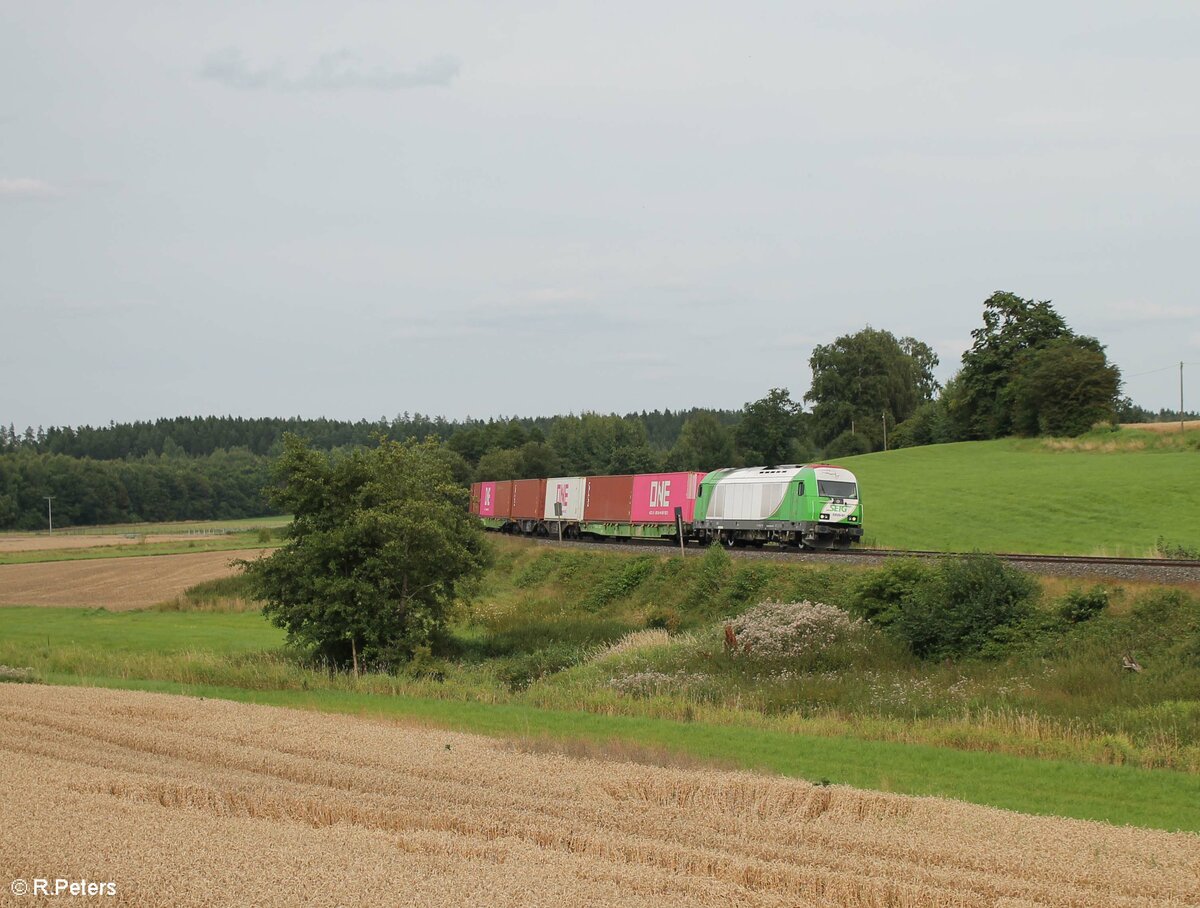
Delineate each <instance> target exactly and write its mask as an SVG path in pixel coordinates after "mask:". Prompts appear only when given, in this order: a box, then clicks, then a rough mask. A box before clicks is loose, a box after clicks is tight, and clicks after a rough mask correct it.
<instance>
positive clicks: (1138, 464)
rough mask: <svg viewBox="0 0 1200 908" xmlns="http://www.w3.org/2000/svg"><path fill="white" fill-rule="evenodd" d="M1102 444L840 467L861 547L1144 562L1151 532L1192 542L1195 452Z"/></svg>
mask: <svg viewBox="0 0 1200 908" xmlns="http://www.w3.org/2000/svg"><path fill="white" fill-rule="evenodd" d="M1116 434H1117V435H1118V436H1120V434H1121V433H1116ZM1147 434H1150V433H1147ZM1197 435H1198V436H1200V433H1197ZM1155 437H1164V436H1155ZM1104 443H1105V442H1104V440H1103V439H1102V440H1100V441H1095V440H1093V441H1088V440H1087V439H1084V440H1072V441H1071V442H1069V443H1065V444H1064V446H1063V449H1055V447H1054V446H1053V444H1054V443H1053V442H1052V441H1050V442H1047V441H1043V440H1039V439H1028V440H1025V439H1004V440H1001V441H987V442H962V443H958V444H948V445H931V446H928V447H920V448H905V449H901V450H898V451H888V452H886V453H878V454H867V455H863V456H860V457H848V458H845V459H843V460H840V461H838V462H839V464H841V465H843V466H845V467H846V468H848V469H850V470H853V471H854V472H855V474H856V475H857V476H858V479H859V483H860V486H861V489H862V496H863V503H864V508H865V515H864V527H865V531H866V539H865V542H866V544H868V545H877V546H882V547H887V548H897V549H918V550H921V549H929V550H940V551H971V550H974V549H978V550H980V551H992V552H1041V553H1047V554H1079V555H1093V554H1095V555H1135V556H1146V555H1150V556H1152V555H1154V553H1155V545H1156V541H1157V539H1158V538H1159V537H1160V536H1162V537H1165V538H1166V540H1167V541H1168V542H1169V543H1173V544H1180V545H1186V546H1189V547H1195V546H1200V482H1198V481H1197V476H1200V453H1197V452H1196V451H1195V450H1176V449H1166V450H1155V449H1153V448H1136V447H1135V448H1129V447H1125V448H1121V447H1119V446H1118V447H1117V449H1115V450H1106V449H1104V448H1103V444H1104ZM1111 443H1112V444H1116V442H1111ZM1089 444H1090V445H1091V446H1092V447H1091V448H1090V449H1089V447H1088V445H1089ZM1121 444H1125V445H1129V444H1136V438H1134V441H1130V440H1129V438H1128V437H1127V438H1126V439H1125V441H1123V442H1121Z"/></svg>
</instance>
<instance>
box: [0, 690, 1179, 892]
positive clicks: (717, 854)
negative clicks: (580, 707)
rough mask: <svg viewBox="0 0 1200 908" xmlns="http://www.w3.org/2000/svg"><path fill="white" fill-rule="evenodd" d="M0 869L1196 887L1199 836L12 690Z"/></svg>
mask: <svg viewBox="0 0 1200 908" xmlns="http://www.w3.org/2000/svg"><path fill="white" fill-rule="evenodd" d="M0 870H2V871H3V873H6V874H8V876H9V878H16V879H24V880H30V879H34V878H39V877H47V876H48V877H51V878H54V877H64V878H72V879H84V878H86V879H88V880H93V881H112V882H114V883H115V884H116V887H117V898H115V899H105V900H104V901H105V903H106V904H108V903H109V902H112V903H114V904H130V905H224V904H255V905H288V906H291V905H297V904H306V905H345V904H352V903H356V904H357V903H365V904H375V903H379V904H404V905H413V906H425V905H455V906H459V905H472V904H478V905H489V906H493V905H545V906H556V908H557V906H562V905H593V904H594V905H606V906H625V905H631V906H632V905H637V906H654V908H663V906H673V905H697V906H718V905H719V906H722V908H724V906H727V905H739V906H740V905H747V906H754V905H771V906H783V905H796V906H818V905H819V906H834V908H836V906H851V905H853V906H883V905H888V906H914V908H915V906H924V908H929V906H949V905H956V906H985V905H986V906H994V905H1011V906H1017V905H1063V906H1066V905H1071V906H1108V905H1113V906H1116V905H1120V906H1150V905H1195V904H1196V900H1197V894H1198V893H1200V837H1196V836H1193V835H1190V834H1183V833H1176V834H1171V833H1165V832H1155V831H1149V830H1142V829H1134V828H1128V827H1127V828H1116V827H1110V826H1105V825H1102V824H1097V823H1089V822H1083V821H1076V820H1060V819H1052V818H1035V817H1030V816H1025V815H1021V814H1015V813H1008V812H1004V811H999V810H994V809H989V808H983V807H975V806H971V805H966V804H962V803H959V802H954V801H945V800H938V799H932V798H907V797H903V796H899V795H890V794H878V793H870V792H864V791H858V790H854V789H849V788H843V787H839V786H830V787H820V786H814V785H810V784H808V783H805V782H798V781H789V780H782V779H774V778H766V777H760V776H754V775H749V774H744V773H732V772H717V771H708V770H684V769H664V768H657V767H649V766H643V765H635V764H620V763H605V762H598V761H590V760H577V759H573V758H569V757H565V756H559V755H547V754H531V753H522V752H517V751H514V750H513V749H511V747H505V746H504V745H502V744H499V743H497V742H494V741H491V740H489V739H486V738H480V737H474V736H467V735H459V734H453V733H449V732H443V731H433V730H427V729H414V728H411V727H405V726H399V725H393V724H385V723H379V722H373V721H368V720H364V719H359V718H354V717H347V716H331V715H322V714H314V713H310V712H300V711H293V710H286V709H279V708H274V707H263V706H250V705H245V704H235V703H230V702H227V701H215V700H197V699H192V698H183V697H172V696H167V695H162V694H148V693H138V692H128V691H109V690H98V689H88V688H49V687H41V686H35V685H12V684H10V685H2V686H0ZM22 904H37V902H36V901H34V900H30V899H26V900H23V901H22Z"/></svg>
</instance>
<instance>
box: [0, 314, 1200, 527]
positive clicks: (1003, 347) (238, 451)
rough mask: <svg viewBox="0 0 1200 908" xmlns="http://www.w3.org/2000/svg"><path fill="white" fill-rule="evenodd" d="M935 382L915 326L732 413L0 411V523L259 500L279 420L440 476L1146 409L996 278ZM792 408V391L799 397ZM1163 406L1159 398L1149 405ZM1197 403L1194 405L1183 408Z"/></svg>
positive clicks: (788, 450) (505, 475) (882, 440)
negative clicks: (136, 414) (431, 444)
mask: <svg viewBox="0 0 1200 908" xmlns="http://www.w3.org/2000/svg"><path fill="white" fill-rule="evenodd" d="M972 338H973V344H972V347H971V349H969V350H968V351H967V352H966V353H964V354H963V357H962V365H961V368H960V369H959V370H958V372H957V373H956V374H955V375H954V377H953V378H951V379H950V380H949V381H948V382H947V383H946V384H945V386H942V385H940V384H939V383H938V382H937V381H936V380H935V378H934V369H935V367H936V366H937V365H938V357H937V356H936V354H935V353H934V352H933V350H932V349H931V348H930V347H929V346H928V345H927V344H925V343H923V342H922V341H919V340H917V339H915V338H912V337H896V336H895V335H893V334H892V333H891V332H889V331H883V330H878V329H875V328H871V327H869V326H868V327H866V328H863V329H862V330H860V331H858V332H855V333H853V334H847V335H844V336H842V337H839V338H837V339H836V340H834V341H833V342H831V343H829V344H823V345H818V346H817V347H816V348H814V350H813V352H812V355H811V357H810V359H809V367H810V369H811V371H812V381H811V385H810V388H809V391H808V392H807V393H806V394H805V395H804V398H803V400H802V401H795V400H793V399H792V397H791V394H790V392H789V391H788V389H786V388H773V389H771V390H770V391H768V392H767V394H766V395H765V396H764V397H762V398H760V399H759V400H756V401H750V402H747V403H746V404H745V406H744V407H742V409H741V410H717V409H702V408H693V409H689V410H676V411H672V410H669V409H668V410H653V411H642V412H640V413H629V414H626V415H624V416H620V415H616V414H610V415H603V414H598V413H584V414H581V415H567V416H552V417H513V418H499V419H496V418H493V419H487V420H481V419H470V418H468V419H465V420H461V421H454V420H447V419H445V418H443V417H433V416H427V415H423V414H420V413H415V414H409V413H402V414H400V415H398V416H396V417H395V418H393V419H390V420H389V419H387V418H385V417H381V418H380V419H378V420H375V421H371V420H359V421H356V422H352V421H346V420H335V419H325V418H321V419H301V418H299V417H292V418H272V417H267V418H250V419H247V418H244V417H232V416H225V417H219V416H207V417H175V418H170V419H158V420H155V421H153V422H134V423H110V424H109V425H108V426H102V427H98V428H93V427H90V426H81V427H75V428H73V427H69V426H64V427H51V428H49V429H42V428H38V429H36V430H35V429H33V428H28V429H26V430H25V431H24V432H21V433H18V432H17V431H16V429H15V428H14V427H13V426H11V425H10V426H8V427H7V428H5V427H3V426H0V529H13V528H16V529H35V528H41V527H44V526H45V519H46V507H45V505H46V502H45V496H47V495H53V496H54V498H55V502H54V509H55V517H56V523H57V524H59V525H63V526H66V525H74V524H78V525H82V524H97V523H120V522H137V521H143V520H144V521H159V520H208V519H231V518H237V517H247V516H255V515H260V514H266V513H269V512H270V509H269V506H268V504H267V498H266V496H265V495H264V489H265V487H266V486H267V485H268V483H269V482H270V481H271V463H272V461H273V459H274V458H275V457H276V456H277V455H278V453H279V451H280V450H281V448H282V443H283V438H284V435H285V434H288V433H290V434H293V435H297V436H299V437H301V438H304V439H305V440H307V441H308V442H309V443H310V444H311V445H312V446H313V447H315V448H317V449H319V450H326V451H339V450H349V449H354V448H357V447H360V446H363V445H369V444H373V443H374V442H375V440H376V439H377V438H379V437H384V438H390V439H393V440H397V441H403V440H406V439H426V438H431V437H432V438H435V439H437V440H438V441H439V442H440V443H441V450H442V452H443V456H445V457H446V458H447V460H448V461H449V463H450V466H451V469H452V471H453V474H454V476H455V477H456V479H457V480H458V481H460V482H463V483H467V482H471V481H473V480H476V479H489V480H492V479H520V478H537V477H544V476H561V475H580V474H583V475H602V474H616V473H639V472H655V471H660V470H711V469H715V468H717V467H723V466H743V465H752V464H780V463H803V462H806V461H808V462H811V461H813V460H815V459H818V458H820V459H833V458H839V457H848V456H852V455H855V454H863V453H869V452H872V451H877V450H880V449H881V448H882V447H884V446H885V445H886V446H887V447H889V448H895V447H904V446H913V445H923V444H937V443H942V442H950V441H963V440H974V439H987V438H998V437H1003V436H1007V435H1013V434H1016V435H1039V434H1043V435H1078V434H1081V433H1082V432H1085V431H1088V430H1089V429H1090V428H1091V427H1092V426H1093V425H1094V424H1096V423H1102V422H1115V421H1117V420H1118V419H1123V420H1125V421H1150V420H1152V419H1154V418H1155V416H1154V414H1150V413H1149V412H1148V411H1146V410H1144V409H1142V408H1140V407H1137V406H1136V405H1134V404H1133V402H1132V401H1130V400H1128V398H1125V399H1122V398H1120V396H1119V390H1120V373H1119V371H1118V370H1117V368H1116V366H1114V365H1113V364H1111V363H1109V362H1108V360H1107V357H1106V356H1105V353H1104V347H1103V345H1101V344H1100V342H1099V341H1098V340H1096V339H1095V338H1091V337H1086V336H1083V335H1079V334H1077V333H1076V332H1075V331H1073V330H1072V329H1071V328H1070V327H1069V326H1068V325H1067V324H1066V322H1065V321H1064V320H1063V318H1062V317H1061V316H1060V315H1059V314H1058V313H1057V312H1056V311H1055V310H1054V308H1053V306H1052V305H1051V304H1050V302H1049V301H1034V300H1026V299H1022V298H1020V297H1018V296H1016V295H1014V294H1011V293H1004V292H998V293H995V294H993V295H992V296H991V297H989V298H988V299H987V300H986V301H985V302H984V307H983V324H982V326H981V327H979V328H977V329H976V330H975V331H973V332H972ZM806 405H807V406H806ZM1168 415H1170V416H1171V417H1172V418H1177V416H1176V415H1175V414H1167V413H1166V411H1164V412H1163V413H1162V414H1159V416H1160V417H1165V416H1168ZM1191 415H1194V414H1191Z"/></svg>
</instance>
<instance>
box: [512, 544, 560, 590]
mask: <svg viewBox="0 0 1200 908" xmlns="http://www.w3.org/2000/svg"><path fill="white" fill-rule="evenodd" d="M554 556H555V553H553V552H545V553H543V554H541V555H539V556H538V557H537V558H535V559H533V561H530V562H529V563H528V564H526V565H524V566H523V567H521V568H520V570H518V571H517V573H516V575H515V576H514V577H513V586H515V587H516V588H517V589H523V590H527V589H529V588H531V587H535V586H538V585H540V584H542V583H545V582H546V579H547V578H548V577H549V576H550V574H551V573H552V572H553V571H554V569H555V568H556V567H558V560H557V559H556V558H555V557H554Z"/></svg>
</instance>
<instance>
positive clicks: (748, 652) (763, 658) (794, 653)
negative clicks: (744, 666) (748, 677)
mask: <svg viewBox="0 0 1200 908" xmlns="http://www.w3.org/2000/svg"><path fill="white" fill-rule="evenodd" d="M730 628H731V630H732V639H730V638H729V637H728V636H727V638H726V639H727V641H728V642H729V643H730V644H731V651H732V654H733V655H735V656H737V657H741V658H748V659H751V660H754V661H757V662H773V663H778V662H788V663H799V666H804V665H806V664H807V665H813V664H815V663H817V662H819V661H820V658H821V656H822V654H823V653H825V652H826V651H828V650H830V649H832V648H834V647H838V646H841V645H843V644H845V643H847V642H848V641H849V640H850V639H851V638H852V637H853V636H854V635H855V633H856V632H857V631H859V630H860V629H861V628H862V621H861V620H860V619H858V618H853V617H851V616H850V615H849V614H848V613H846V612H844V611H842V610H841V609H840V608H837V607H836V606H833V605H825V604H824V603H823V602H763V603H761V604H759V605H756V606H755V607H754V608H752V609H750V610H749V611H748V612H745V613H743V614H742V615H740V616H738V617H737V618H736V619H734V620H733V621H732V622H730Z"/></svg>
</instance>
